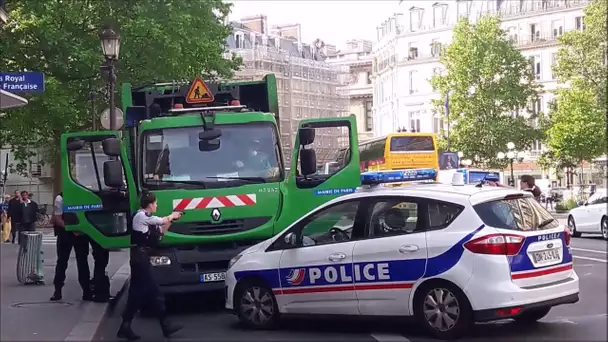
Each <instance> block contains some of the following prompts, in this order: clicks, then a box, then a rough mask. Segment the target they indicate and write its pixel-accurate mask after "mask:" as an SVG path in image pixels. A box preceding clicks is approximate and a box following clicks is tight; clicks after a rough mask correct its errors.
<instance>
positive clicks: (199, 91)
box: [186, 77, 215, 104]
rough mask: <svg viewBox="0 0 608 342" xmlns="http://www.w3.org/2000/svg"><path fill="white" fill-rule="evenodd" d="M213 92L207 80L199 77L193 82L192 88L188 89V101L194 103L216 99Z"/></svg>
mask: <svg viewBox="0 0 608 342" xmlns="http://www.w3.org/2000/svg"><path fill="white" fill-rule="evenodd" d="M214 99H215V98H214V96H213V93H211V91H210V90H209V88H207V85H206V84H205V81H203V79H202V78H200V77H197V78H196V79H195V80H194V82H192V86H191V87H190V90H188V95H186V102H187V103H190V104H194V103H209V102H213V100H214Z"/></svg>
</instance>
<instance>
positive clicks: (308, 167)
mask: <svg viewBox="0 0 608 342" xmlns="http://www.w3.org/2000/svg"><path fill="white" fill-rule="evenodd" d="M300 170H301V171H302V175H303V176H308V175H312V174H315V173H316V172H317V154H316V153H315V150H313V149H301V150H300Z"/></svg>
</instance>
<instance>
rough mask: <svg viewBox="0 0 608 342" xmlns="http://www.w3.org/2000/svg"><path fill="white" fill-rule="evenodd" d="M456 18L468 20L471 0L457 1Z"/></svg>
mask: <svg viewBox="0 0 608 342" xmlns="http://www.w3.org/2000/svg"><path fill="white" fill-rule="evenodd" d="M456 6H457V7H456V10H457V12H458V18H463V17H464V18H468V17H469V13H470V10H471V0H458V1H457V4H456Z"/></svg>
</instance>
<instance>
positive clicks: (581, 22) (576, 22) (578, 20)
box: [574, 16, 585, 31]
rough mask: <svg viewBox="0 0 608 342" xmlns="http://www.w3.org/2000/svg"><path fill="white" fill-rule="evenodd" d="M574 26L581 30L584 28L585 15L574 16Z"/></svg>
mask: <svg viewBox="0 0 608 342" xmlns="http://www.w3.org/2000/svg"><path fill="white" fill-rule="evenodd" d="M574 27H575V28H576V29H577V30H579V31H582V30H584V29H585V17H582V16H581V17H576V18H574Z"/></svg>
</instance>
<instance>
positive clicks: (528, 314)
mask: <svg viewBox="0 0 608 342" xmlns="http://www.w3.org/2000/svg"><path fill="white" fill-rule="evenodd" d="M549 311H551V307H546V308H538V309H532V310H528V311H525V312H522V313H521V314H520V315H519V316H516V317H514V318H513V319H515V321H516V322H518V323H524V324H526V323H528V324H529V323H536V321H538V320H540V319H541V318H543V317H545V316H547V314H548V313H549Z"/></svg>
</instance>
